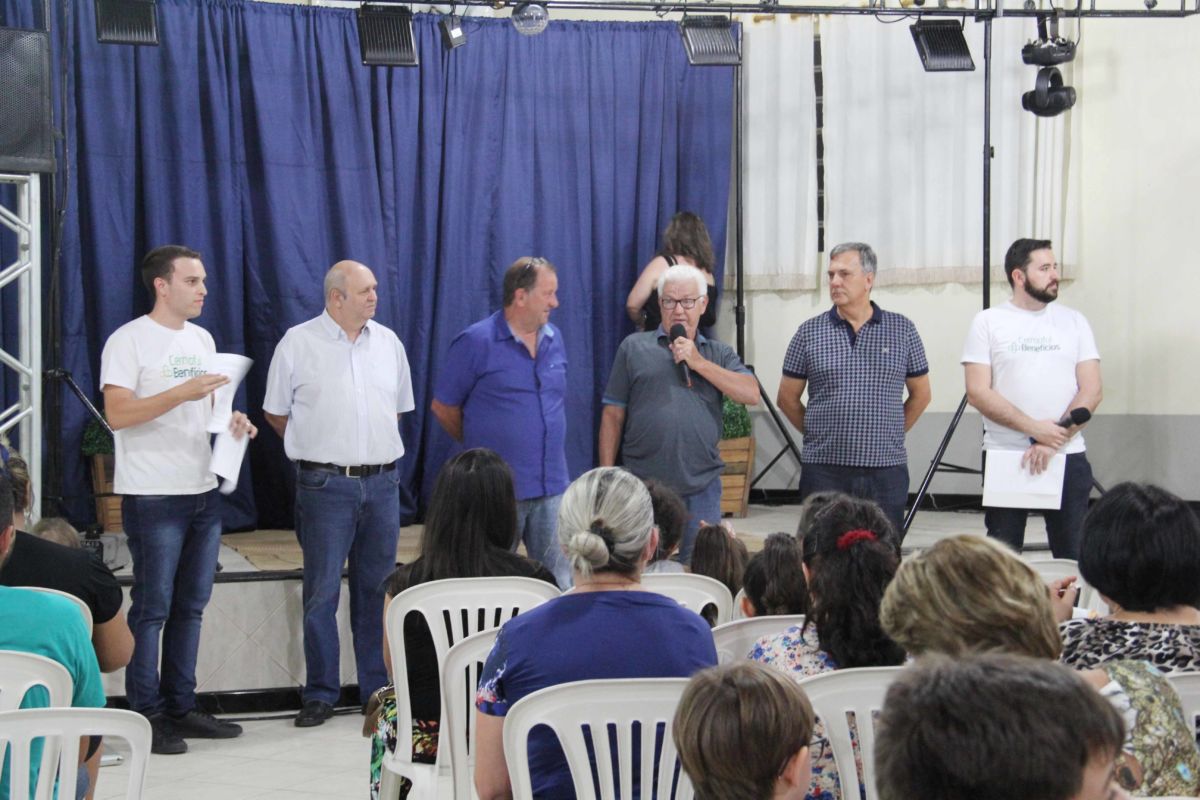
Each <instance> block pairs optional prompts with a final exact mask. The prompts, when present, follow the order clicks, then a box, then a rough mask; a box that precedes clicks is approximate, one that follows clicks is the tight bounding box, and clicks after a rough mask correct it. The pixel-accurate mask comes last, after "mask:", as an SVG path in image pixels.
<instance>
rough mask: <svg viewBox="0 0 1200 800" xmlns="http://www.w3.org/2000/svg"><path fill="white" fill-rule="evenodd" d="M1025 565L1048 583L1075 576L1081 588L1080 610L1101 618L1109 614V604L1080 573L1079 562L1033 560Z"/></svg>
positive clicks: (1076, 582) (1057, 559)
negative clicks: (1092, 612)
mask: <svg viewBox="0 0 1200 800" xmlns="http://www.w3.org/2000/svg"><path fill="white" fill-rule="evenodd" d="M1025 563H1027V564H1028V565H1029V566H1031V567H1033V569H1034V571H1035V572H1037V574H1038V575H1040V576H1041V577H1042V580H1044V581H1046V582H1050V581H1053V580H1058V579H1059V578H1068V577H1071V576H1072V575H1073V576H1075V578H1076V579H1077V580H1076V581H1075V585H1076V586H1078V587H1079V603H1078V606H1079V608H1082V609H1084V610H1086V611H1095V612H1096V613H1097V614H1099V615H1100V616H1104V615H1105V614H1107V613H1108V604H1107V603H1105V602H1104V600H1103V598H1101V597H1100V593H1099V592H1097V591H1096V588H1095V587H1094V586H1092V585H1090V584H1089V583H1088V582H1087V581H1085V580H1084V579H1083V575H1081V574H1080V573H1079V562H1078V561H1074V560H1072V559H1070V558H1031V559H1029V560H1028V561H1026V562H1025Z"/></svg>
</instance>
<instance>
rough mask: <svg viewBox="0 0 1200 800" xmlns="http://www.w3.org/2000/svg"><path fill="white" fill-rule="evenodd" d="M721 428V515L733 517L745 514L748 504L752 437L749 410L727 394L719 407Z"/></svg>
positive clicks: (752, 452)
mask: <svg viewBox="0 0 1200 800" xmlns="http://www.w3.org/2000/svg"><path fill="white" fill-rule="evenodd" d="M721 417H722V422H723V425H724V429H723V431H722V433H721V444H720V448H721V460H722V461H724V462H725V471H724V472H723V473H722V474H721V514H722V515H725V514H732V515H733V516H735V517H744V516H746V508H747V506H748V505H749V503H750V480H751V473H752V472H753V471H754V437H753V436H751V435H750V432H751V430H752V429H753V426H752V425H751V422H750V412H749V411H747V410H746V407H745V406H744V405H742V404H741V403H735V402H733V401H732V400H730V399H729V398H728V397H726V398H725V399H724V402H723V404H722V407H721Z"/></svg>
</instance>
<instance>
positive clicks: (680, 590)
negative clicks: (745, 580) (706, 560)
mask: <svg viewBox="0 0 1200 800" xmlns="http://www.w3.org/2000/svg"><path fill="white" fill-rule="evenodd" d="M642 588H643V589H645V590H646V591H649V592H656V593H658V594H662V595H666V596H667V597H670V598H671V599H672V600H674V601H675V602H676V603H679V605H681V606H683V607H684V608H686V609H688V610H689V611H695V612H696V613H697V614H699V613H700V611H701V609H703V608H704V607H705V606H707V605H709V604H712V605H714V606H716V609H717V621H716V624H717V625H723V624H724V623H726V622H729V621H730V620H731V619H733V595H731V594H730V593H729V587H727V586H726V585H725V584H723V583H721V582H720V581H719V580H716V579H715V578H710V577H708V576H707V575H693V574H691V573H690V572H656V573H653V574H650V575H642Z"/></svg>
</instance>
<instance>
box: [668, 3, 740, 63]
mask: <svg viewBox="0 0 1200 800" xmlns="http://www.w3.org/2000/svg"><path fill="white" fill-rule="evenodd" d="M679 32H680V34H681V35H682V36H683V47H684V49H685V50H687V57H688V63H689V64H691V65H692V66H705V67H707V66H736V65H738V64H740V63H742V54H741V51H740V50H739V49H738V42H737V38H736V37H734V35H733V20H731V19H730V18H729V17H719V16H710V15H703V16H688V17H684V18H683V20H682V21H681V22H680V23H679Z"/></svg>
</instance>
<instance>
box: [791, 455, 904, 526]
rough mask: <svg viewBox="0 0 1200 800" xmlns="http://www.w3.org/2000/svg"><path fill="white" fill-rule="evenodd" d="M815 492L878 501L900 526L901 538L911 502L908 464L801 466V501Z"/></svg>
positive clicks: (889, 516) (895, 523)
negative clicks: (907, 505)
mask: <svg viewBox="0 0 1200 800" xmlns="http://www.w3.org/2000/svg"><path fill="white" fill-rule="evenodd" d="M815 492H843V493H845V494H848V495H850V496H851V497H861V498H862V499H864V500H872V501H874V502H875V503H876V504H878V505H879V507H880V508H882V509H883V513H885V514H887V516H888V519H890V520H891V521H892V524H893V525H895V526H896V535H897V536H899V535H900V530H901V528H903V527H904V506H905V505H906V504H907V503H908V465H907V464H897V465H896V466H894V467H843V466H840V465H837V464H801V465H800V499H801V501H803V500H804V499H805V498H807V497H808V496H809V495H810V494H813V493H815Z"/></svg>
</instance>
